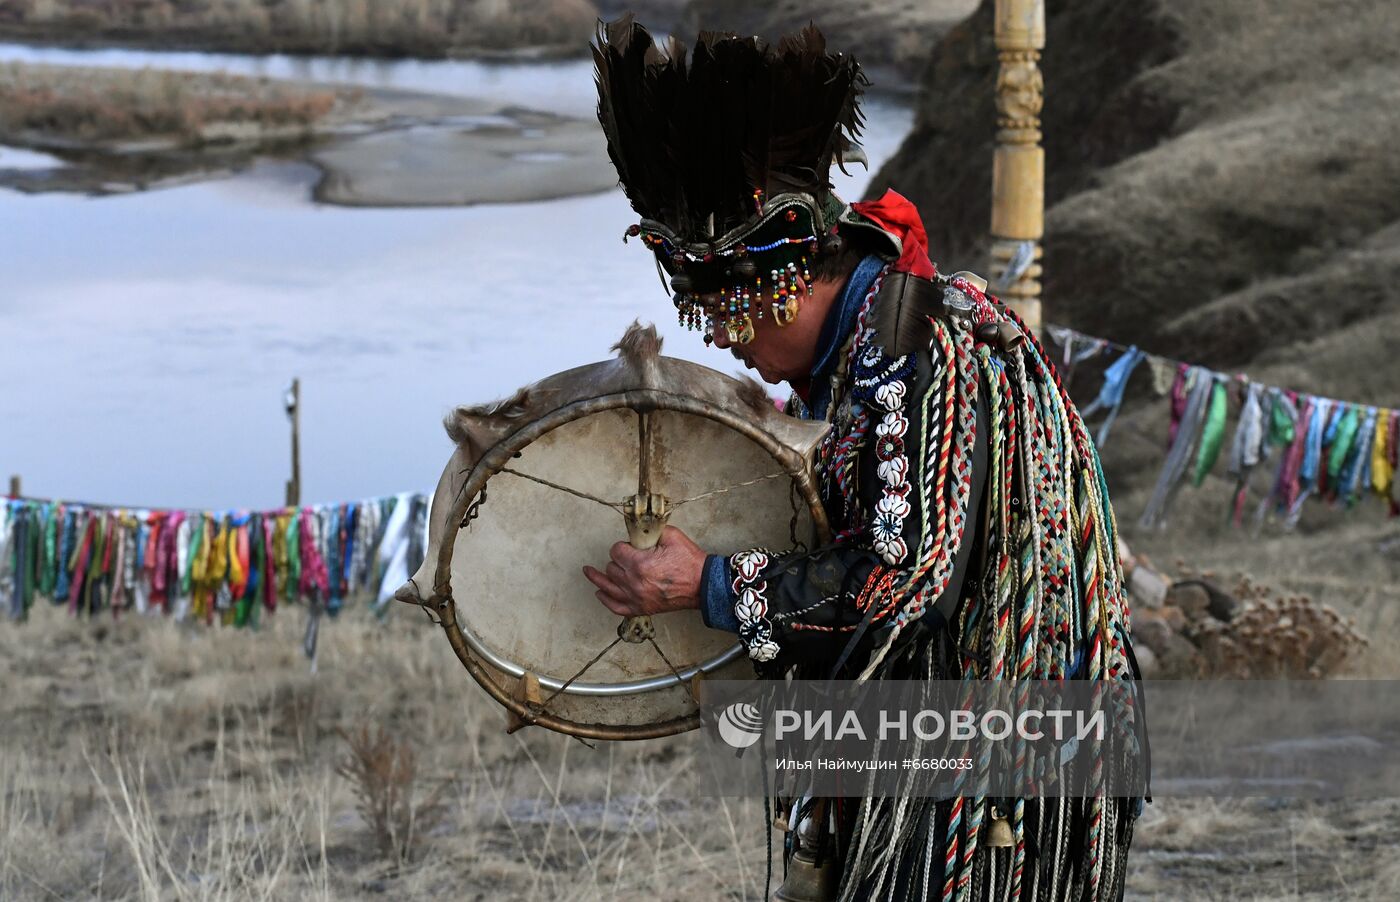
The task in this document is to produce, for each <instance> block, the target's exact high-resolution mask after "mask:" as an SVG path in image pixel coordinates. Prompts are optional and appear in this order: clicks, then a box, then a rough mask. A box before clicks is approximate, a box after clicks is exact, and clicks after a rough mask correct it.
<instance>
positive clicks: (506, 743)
mask: <svg viewBox="0 0 1400 902" xmlns="http://www.w3.org/2000/svg"><path fill="white" fill-rule="evenodd" d="M361 613H362V611H360V610H357V609H354V608H352V609H350V610H348V611H347V612H346V613H345V615H343V616H342V618H341V619H340V620H339V621H336V622H333V623H328V624H326V625H325V628H324V629H323V631H322V636H321V650H320V661H319V667H318V673H317V674H316V675H314V676H313V675H311V674H310V673H309V672H308V668H307V665H306V661H305V659H304V658H303V657H302V656H301V653H300V649H299V642H298V640H299V638H300V633H301V628H302V625H303V623H302V619H301V618H302V616H303V613H302V611H301V610H299V609H297V608H287V609H284V610H282V611H279V612H278V614H277V615H276V616H275V617H274V618H271V621H270V622H268V623H266V624H265V628H264V629H263V630H262V631H261V632H259V633H250V632H243V631H235V630H207V629H204V628H189V629H187V628H181V627H179V626H178V625H176V624H172V623H168V622H163V621H159V620H149V619H143V618H128V619H126V620H124V621H122V622H119V623H116V624H112V623H110V622H98V623H92V622H86V621H84V622H72V621H69V620H68V619H67V617H66V616H65V615H63V614H62V612H61V611H57V610H54V609H51V608H48V607H40V608H36V609H35V611H34V616H33V618H32V620H31V621H30V622H29V623H27V624H22V625H13V624H3V625H0V659H3V660H5V661H6V663H7V681H6V691H5V693H4V694H3V695H0V721H3V723H4V724H5V729H4V730H3V731H0V898H3V899H6V900H11V899H16V900H28V899H35V900H38V899H54V898H62V899H70V898H95V899H108V898H111V899H138V898H139V899H156V898H160V899H171V898H173V899H210V900H218V899H226V898H228V899H233V898H237V899H248V898H254V899H288V898H298V899H299V898H307V899H358V898H370V897H375V898H394V899H410V900H412V899H436V898H463V899H492V900H495V899H538V898H552V899H553V898H557V899H565V900H594V899H597V900H602V899H609V900H611V899H623V900H632V899H635V900H643V899H645V900H653V899H682V898H683V899H687V900H690V899H694V900H735V899H757V898H761V896H762V892H763V882H764V876H765V861H764V854H763V835H764V834H763V814H762V808H761V805H760V804H758V803H757V802H756V801H753V802H744V803H730V804H728V805H724V804H718V803H710V802H707V803H705V804H703V805H700V804H696V803H692V802H690V801H688V799H689V793H688V791H687V783H686V779H687V774H688V773H690V772H691V771H692V769H693V762H692V760H691V755H692V751H691V748H692V747H691V746H690V745H689V741H688V739H687V737H679V738H676V739H672V740H665V741H659V742H648V743H628V744H602V745H600V746H599V747H598V748H596V749H595V748H589V747H586V746H584V745H582V744H580V743H577V742H575V741H573V740H570V739H567V738H565V737H561V736H557V735H555V734H552V733H547V732H544V731H540V730H533V729H532V730H526V731H523V732H522V733H518V734H515V735H510V736H508V735H506V734H505V733H504V729H503V728H504V718H503V716H502V714H501V712H500V711H499V710H498V709H497V708H496V707H495V706H494V705H493V704H492V703H490V702H489V701H488V700H487V699H486V697H485V695H484V693H482V692H480V691H479V690H478V689H477V688H476V686H475V685H474V684H472V683H471V682H470V681H469V679H468V678H467V676H466V674H465V673H463V671H462V670H461V667H460V665H459V664H458V663H457V661H456V659H455V658H454V657H453V655H452V653H451V651H450V649H449V648H448V646H447V643H446V641H445V639H444V638H443V637H442V636H441V635H439V633H438V631H437V630H435V629H434V628H432V627H431V626H429V625H428V624H427V623H426V622H424V621H422V620H421V619H419V618H418V617H416V616H412V615H411V614H412V612H407V611H404V612H398V614H399V616H397V617H396V618H395V619H394V620H391V622H389V623H388V624H385V625H382V626H381V625H379V624H377V623H375V622H373V621H372V620H370V619H369V618H367V617H366V618H363V619H362V618H359V617H356V616H355V615H356V614H361ZM364 724H369V725H372V726H370V727H369V728H368V732H366V733H364V734H360V737H359V739H357V742H358V741H359V740H360V739H363V740H364V743H365V749H364V750H363V752H364V754H367V755H368V756H369V757H371V758H376V757H377V758H379V759H383V760H386V761H387V760H388V757H389V755H388V752H387V748H388V746H389V745H393V746H396V747H397V748H402V747H405V746H407V747H409V748H411V749H412V750H413V754H414V756H415V764H414V768H413V772H414V781H415V782H416V783H417V784H418V785H417V786H416V787H415V788H413V789H411V790H408V792H409V793H410V794H411V797H412V799H414V800H416V801H423V800H431V796H432V795H433V788H434V787H436V786H442V787H443V789H442V790H441V794H440V796H439V797H438V798H437V803H438V804H440V805H441V809H442V812H441V815H442V820H441V823H439V824H438V825H437V826H434V827H432V828H431V829H426V830H425V829H423V826H424V825H423V824H422V822H421V821H420V823H419V824H418V826H417V827H416V828H414V829H415V830H416V831H417V833H418V837H419V838H418V839H417V840H416V841H415V845H416V851H415V853H414V854H413V855H412V856H408V857H407V858H406V860H402V861H400V860H397V859H398V858H399V856H394V855H388V856H386V855H385V854H384V852H383V847H382V846H381V844H380V843H381V840H380V838H379V837H378V836H377V830H376V827H375V825H374V824H373V823H372V821H373V816H372V815H371V816H370V817H369V818H368V819H367V818H366V817H365V816H364V814H363V813H362V812H361V810H360V807H361V806H360V804H359V803H360V802H361V801H362V799H361V798H360V796H359V792H358V790H357V783H356V781H355V780H347V779H346V778H345V777H343V776H341V775H340V774H338V773H337V770H338V767H339V766H340V765H341V764H342V763H343V762H344V761H345V755H346V745H345V742H344V740H343V739H342V738H341V736H340V731H346V732H347V733H349V734H350V735H352V736H355V735H357V734H356V730H358V729H360V727H357V726H356V725H364ZM381 727H382V728H383V729H384V730H385V731H386V735H387V736H392V737H393V739H392V741H391V742H389V743H383V744H381V745H380V747H379V750H378V751H377V752H376V751H375V750H374V748H375V746H376V742H375V740H376V739H377V737H378V730H379V728H381ZM395 754H397V752H395ZM390 770H392V768H390ZM391 779H392V778H391ZM402 782H403V781H401V784H402ZM401 788H402V785H401ZM1397 814H1400V803H1395V802H1390V801H1385V800H1380V801H1376V802H1371V803H1358V802H1348V803H1345V804H1326V803H1301V802H1289V801H1287V800H1274V801H1267V800H1242V801H1237V802H1212V801H1205V800H1202V801H1197V800H1158V802H1157V803H1156V804H1154V805H1152V806H1150V807H1149V808H1148V813H1147V816H1146V818H1145V820H1144V821H1143V822H1142V824H1141V826H1140V829H1139V831H1138V838H1137V840H1136V842H1135V847H1134V853H1133V858H1132V859H1131V860H1132V865H1131V868H1132V871H1131V876H1130V881H1129V897H1130V898H1135V899H1143V898H1148V899H1163V900H1167V899H1170V900H1180V899H1277V898H1289V899H1319V900H1321V899H1339V898H1357V899H1360V898H1392V897H1393V896H1394V893H1395V891H1396V889H1397V881H1398V880H1400V870H1397V869H1396V868H1395V867H1394V865H1393V864H1392V863H1391V862H1390V859H1391V858H1392V857H1393V856H1391V855H1390V854H1389V852H1388V851H1387V850H1388V849H1390V848H1392V847H1393V846H1394V845H1395V843H1396V842H1397V841H1400V826H1397V824H1400V819H1397V817H1396V815H1397ZM395 829H400V828H397V827H396V828H395ZM399 835H402V834H399Z"/></svg>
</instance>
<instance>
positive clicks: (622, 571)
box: [583, 526, 705, 617]
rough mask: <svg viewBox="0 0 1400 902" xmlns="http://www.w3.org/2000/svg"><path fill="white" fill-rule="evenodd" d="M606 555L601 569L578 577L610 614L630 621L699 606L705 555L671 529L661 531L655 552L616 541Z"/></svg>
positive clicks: (584, 571) (592, 569)
mask: <svg viewBox="0 0 1400 902" xmlns="http://www.w3.org/2000/svg"><path fill="white" fill-rule="evenodd" d="M611 557H612V560H610V561H609V562H608V566H607V568H606V569H605V570H602V571H600V570H596V569H594V568H593V567H584V568H583V575H584V576H586V577H588V581H589V582H591V583H592V584H593V585H595V586H597V587H598V591H597V592H596V593H595V594H596V595H597V596H598V600H599V601H601V602H602V603H603V604H604V605H605V606H606V607H607V609H608V610H610V611H612V612H613V613H614V614H619V615H621V616H623V617H634V616H637V615H640V614H664V613H666V612H667V611H683V610H686V609H687V608H699V607H700V574H701V571H703V570H704V569H705V552H704V551H702V550H701V549H700V546H699V545H696V544H695V543H694V542H692V541H691V540H690V537H689V536H687V535H686V534H685V533H683V532H681V531H680V530H679V529H676V528H675V527H674V526H668V527H666V528H665V529H664V530H662V531H661V540H660V541H659V542H657V543H656V547H655V548H652V549H650V550H647V551H639V550H638V549H636V548H633V547H632V546H631V545H629V544H627V543H626V542H618V543H617V544H616V545H614V546H613V547H612V550H611Z"/></svg>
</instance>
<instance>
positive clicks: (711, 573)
mask: <svg viewBox="0 0 1400 902" xmlns="http://www.w3.org/2000/svg"><path fill="white" fill-rule="evenodd" d="M730 582H731V581H730V578H729V561H728V559H727V558H724V557H722V556H721V555H718V554H712V555H709V556H708V557H706V558H705V569H704V570H703V571H701V574H700V617H701V619H703V620H704V621H705V625H706V626H708V627H709V628H710V629H712V630H724V631H725V632H729V633H737V632H739V618H738V617H737V616H735V614H734V602H735V601H736V599H735V597H734V591H733V590H732V589H731V588H730Z"/></svg>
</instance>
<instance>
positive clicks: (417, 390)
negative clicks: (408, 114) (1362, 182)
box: [0, 45, 912, 508]
mask: <svg viewBox="0 0 1400 902" xmlns="http://www.w3.org/2000/svg"><path fill="white" fill-rule="evenodd" d="M8 60H32V61H41V62H50V63H65V64H85V65H106V66H146V65H149V66H159V67H164V68H188V69H196V68H197V69H203V70H208V69H222V70H225V71H229V72H236V73H243V74H265V75H270V76H276V77H291V78H306V79H312V80H317V81H339V82H351V83H356V84H362V85H367V86H384V87H400V88H413V89H419V90H431V91H439V92H444V93H455V94H463V95H470V96H479V97H486V98H491V99H495V100H498V101H500V102H502V103H511V104H518V105H522V106H529V107H535V108H541V109H548V110H550V111H553V112H560V113H567V114H572V115H577V116H591V115H592V104H593V102H594V95H593V83H592V72H591V67H590V65H589V64H588V63H586V62H581V61H580V62H569V63H551V64H517V65H504V64H498V65H487V64H482V63H476V62H463V61H438V62H422V61H395V62H383V61H347V60H341V59H315V58H312V59H295V58H288V57H241V56H231V55H217V54H200V53H159V52H139V51H128V50H102V51H70V50H52V49H34V48H27V47H20V46H14V45H0V62H3V61H8ZM911 118H912V113H911V111H910V110H909V109H908V108H907V107H904V106H902V105H899V104H898V103H895V102H893V101H889V100H884V99H882V98H880V97H875V98H871V99H869V101H868V103H867V119H868V143H867V152H868V153H869V155H870V157H871V161H872V169H877V168H878V167H879V165H880V164H881V163H882V162H883V161H884V160H885V159H887V158H888V157H889V156H890V155H891V154H892V153H893V152H894V150H895V149H896V147H897V146H898V144H899V142H900V141H901V140H902V139H903V137H904V135H905V134H906V133H907V131H908V129H909V126H910V122H911ZM43 165H47V162H46V160H45V158H44V157H43V156H42V155H37V154H27V153H22V152H16V151H13V150H9V149H4V150H0V167H5V166H27V167H35V166H43ZM855 172H856V176H855V177H854V178H850V179H847V178H844V177H841V178H840V180H839V183H838V190H839V191H840V192H841V193H842V194H843V196H846V197H848V198H852V197H858V196H860V194H861V193H862V189H863V188H864V185H865V182H866V181H867V180H868V176H867V175H866V174H865V173H864V172H862V171H861V170H859V169H856V170H855ZM315 179H316V172H315V170H313V169H312V168H310V167H308V166H304V165H301V164H288V163H275V162H266V163H262V164H259V165H257V166H255V167H253V168H252V169H251V170H249V171H247V172H245V173H242V174H240V175H238V176H236V177H232V178H227V179H223V180H219V181H213V182H205V183H201V184H196V185H189V186H185V187H179V188H169V189H165V190H159V191H151V192H146V193H140V194H132V195H126V196H119V197H102V198H89V197H79V196H74V195H60V194H49V195H39V196H25V195H21V194H17V193H13V192H9V191H4V190H0V273H3V283H0V284H3V289H0V336H3V340H4V342H5V347H4V350H3V353H0V384H3V385H4V391H3V393H0V421H3V426H0V468H3V471H4V472H0V476H3V475H4V473H19V474H22V475H23V478H24V489H25V491H26V493H27V494H32V495H40V496H46V497H63V498H68V499H75V500H88V501H102V502H113V503H121V504H139V505H151V506H189V507H206V508H220V507H267V506H273V505H276V504H279V503H280V502H281V500H282V497H281V496H282V484H283V481H284V480H285V479H286V476H287V470H288V462H287V461H288V450H287V449H288V445H287V424H286V418H285V416H284V415H283V412H282V407H281V397H282V391H283V389H284V388H285V386H286V385H287V383H288V382H289V380H290V379H291V377H292V376H294V375H295V376H300V377H301V381H302V398H303V415H302V471H303V490H302V497H303V501H305V502H308V503H309V502H322V501H342V500H349V499H354V498H359V497H364V496H368V495H379V494H387V493H390V492H394V491H400V490H405V489H426V488H429V487H431V486H432V485H433V484H434V483H435V482H436V480H437V477H438V475H439V473H440V471H441V469H442V466H443V464H444V463H445V462H446V460H447V457H448V455H449V453H450V450H451V449H450V446H449V444H448V441H447V439H446V437H445V435H444V434H443V431H442V428H441V425H440V423H441V419H442V416H443V414H444V413H446V412H447V410H448V409H449V408H451V407H452V406H453V405H455V404H458V403H473V402H478V401H482V400H488V399H490V398H493V397H496V396H499V395H502V394H506V393H508V392H510V391H513V390H514V389H515V388H516V387H517V386H519V385H521V384H524V383H526V382H530V381H533V380H534V379H537V378H540V377H542V376H544V375H547V374H549V373H553V372H556V371H558V370H561V369H564V368H567V367H570V366H574V365H577V364H580V363H586V362H588V361H591V360H596V359H599V358H600V357H603V356H605V355H606V354H607V351H608V347H609V345H611V344H612V342H613V341H614V340H616V338H617V337H618V336H619V335H621V334H622V331H623V329H625V328H626V326H627V325H628V324H629V323H630V322H631V321H632V320H633V319H634V318H640V319H642V320H643V321H648V320H654V321H655V322H656V323H657V325H658V327H659V328H660V329H661V330H662V332H663V333H664V334H665V336H666V339H667V352H668V353H670V354H672V355H675V356H683V357H688V358H691V359H694V360H699V361H702V362H707V363H709V364H711V365H712V366H716V367H718V368H720V369H724V370H732V369H733V361H732V360H731V358H730V357H729V356H728V355H727V354H721V353H718V352H714V351H707V350H706V349H705V348H704V346H703V345H702V344H701V342H700V340H699V338H698V336H697V335H695V334H692V333H686V332H684V331H683V330H680V329H678V328H677V327H676V326H675V324H674V319H673V316H674V314H673V310H672V307H671V305H670V303H669V300H668V298H667V296H666V294H665V292H664V291H663V289H662V287H661V285H660V284H659V282H658V280H657V277H656V272H655V268H654V267H653V265H652V263H651V261H650V259H649V257H648V255H647V254H646V252H645V251H644V250H643V249H642V248H641V247H640V246H639V245H638V244H637V243H635V242H634V243H632V244H629V245H626V246H624V245H623V243H622V241H621V240H620V238H621V235H622V232H623V230H624V229H625V228H626V226H627V224H628V223H629V222H632V221H633V220H634V219H635V214H633V213H632V211H631V209H630V207H629V206H628V204H627V202H626V200H625V199H624V198H623V196H622V194H621V192H619V191H612V192H608V193H606V194H600V195H594V196H588V197H576V198H570V199H566V200H557V201H549V202H540V203H530V204H511V205H495V206H479V207H468V208H451V209H350V208H342V207H332V206H324V205H319V204H315V203H313V202H312V201H311V200H310V199H309V193H310V188H311V186H312V184H314V181H315Z"/></svg>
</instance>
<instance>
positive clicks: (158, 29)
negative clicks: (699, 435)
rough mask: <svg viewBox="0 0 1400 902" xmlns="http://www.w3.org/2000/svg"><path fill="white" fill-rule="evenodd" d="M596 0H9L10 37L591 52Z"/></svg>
mask: <svg viewBox="0 0 1400 902" xmlns="http://www.w3.org/2000/svg"><path fill="white" fill-rule="evenodd" d="M596 15H597V13H596V9H595V8H594V6H593V4H592V3H591V2H590V0H523V2H515V0H512V2H505V0H394V2H392V3H387V2H373V0H179V2H175V0H5V2H0V37H3V38H7V39H11V40H28V41H36V42H56V43H64V44H71V43H130V44H139V45H142V46H161V47H192V48H196V49H205V50H227V51H235V52H245V53H277V52H282V53H323V54H366V55H378V56H425V57H440V56H445V55H452V54H493V53H505V52H512V51H517V50H521V49H531V50H534V51H536V52H545V53H556V54H558V53H566V54H580V53H582V52H584V50H585V47H586V44H587V41H588V37H589V34H590V33H591V29H592V26H593V22H594V19H595V17H596Z"/></svg>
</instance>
